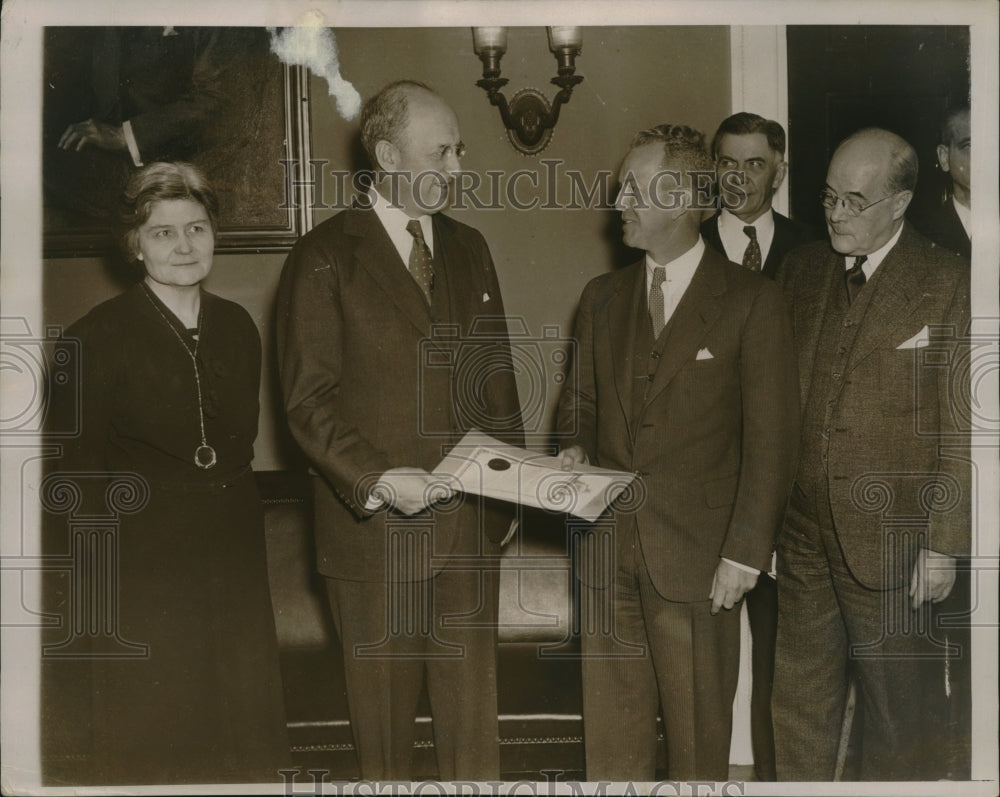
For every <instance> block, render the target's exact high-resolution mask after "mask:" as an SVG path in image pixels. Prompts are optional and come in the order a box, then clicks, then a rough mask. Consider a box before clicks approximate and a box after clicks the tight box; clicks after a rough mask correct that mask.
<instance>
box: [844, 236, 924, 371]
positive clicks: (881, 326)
mask: <svg viewBox="0 0 1000 797" xmlns="http://www.w3.org/2000/svg"><path fill="white" fill-rule="evenodd" d="M912 250H913V241H912V236H911V233H910V230H909V228H908V227H907V228H905V229H904V230H903V234H902V235H901V236H900V237H899V241H897V242H896V245H895V246H894V247H893V248H892V249H891V250H890V252H889V254H888V255H886V258H885V260H883V261H882V263H881V264H880V265H879V267H878V272H876V276H877V277H878V279H877V281H874V282H873V284H872V285H871V288H872V290H873V291H874V293H873V294H872V296H871V297H870V298H869V300H868V309H867V310H866V312H865V317H864V321H862V323H861V328H860V329H859V330H858V337H857V340H855V342H854V346H853V348H852V350H851V356H850V359H849V361H848V367H849V368H853V367H854V366H855V365H857V364H858V363H859V362H861V361H862V360H863V359H865V358H866V357H867V356H868V355H869V354H871V353H872V352H873V351H874V350H875V348H876V347H877V346H879V344H881V343H882V342H883V341H884V340H886V339H891V338H892V337H893V336H894V335H897V334H898V333H897V327H899V326H900V325H902V324H903V323H905V322H906V320H907V319H909V317H910V316H911V315H913V313H914V312H916V310H917V308H918V307H919V306H920V301H919V299H920V297H921V296H922V293H923V285H924V282H925V280H926V279H927V273H926V270H925V268H924V264H923V260H922V258H921V257H920V252H919V251H912Z"/></svg>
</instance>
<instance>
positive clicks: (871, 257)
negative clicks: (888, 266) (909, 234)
mask: <svg viewBox="0 0 1000 797" xmlns="http://www.w3.org/2000/svg"><path fill="white" fill-rule="evenodd" d="M902 234H903V225H902V224H900V225H899V229H898V230H896V233H895V234H894V235H893V236H892V238H890V239H889V240H888V241H886V242H885V243H884V244H882V246H880V247H879V248H878V249H876V250H875V251H874V252H869V253H868V259H867V260H866V261H865V262H864V263H863V264H862V265H861V270H862V271H863V272H865V279H871V278H872V274H874V273H875V269H877V268H878V267H879V265H880V264H881V263H882V261H883V260H885V256H886V255H887V254H889V250H890V249H892V247H894V246H895V245H896V242H897V241H898V240H899V236H900V235H902ZM857 257H859V255H846V256H845V257H844V268H845V269H849V268H851V266H853V265H854V260H855V259H856V258H857Z"/></svg>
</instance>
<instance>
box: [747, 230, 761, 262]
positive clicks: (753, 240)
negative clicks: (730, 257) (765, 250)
mask: <svg viewBox="0 0 1000 797" xmlns="http://www.w3.org/2000/svg"><path fill="white" fill-rule="evenodd" d="M743 234H744V235H746V237H747V238H749V239H750V243H748V244H747V248H746V249H745V250H744V252H743V266H744V267H745V268H748V269H750V270H751V271H760V244H759V243H757V228H756V227H754V226H753V225H752V224H748V225H747V226H746V227H744V228H743Z"/></svg>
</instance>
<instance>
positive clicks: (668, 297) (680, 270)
mask: <svg viewBox="0 0 1000 797" xmlns="http://www.w3.org/2000/svg"><path fill="white" fill-rule="evenodd" d="M703 254H705V242H704V241H703V240H702V239H701V238H700V237H699V238H698V243H696V244H695V245H694V246H692V247H691V248H690V249H688V250H687V251H686V252H685V253H684V254H683V255H681V256H680V257H678V258H675V259H673V260H671V261H670V262H669V263H657V262H656V261H655V260H653V258H652V257H650V255H649V253H648V252H647V253H646V297H647V302H646V306H647V307H648V306H649V301H648V297H649V292H650V291H651V290H652V286H653V269H654V268H656V267H658V266H659V267H661V268H663V269H664V270H665V271H666V274H667V278H666V280H664V282H663V285H662V286H661V290H662V291H663V320H664V323H665V322H667V321H669V320H670V316H672V315H673V314H674V310H676V309H677V303H678V302H680V300H681V297H682V296H683V295H684V291H686V290H687V287H688V285H690V284H691V278H692V277H693V276H694V272H695V271H696V270H697V268H698V264H699V263H700V262H701V256H702V255H703Z"/></svg>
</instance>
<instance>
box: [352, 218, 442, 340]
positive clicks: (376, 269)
mask: <svg viewBox="0 0 1000 797" xmlns="http://www.w3.org/2000/svg"><path fill="white" fill-rule="evenodd" d="M347 212H348V213H351V214H352V215H351V217H350V219H349V220H348V221H347V223H346V224H345V227H344V231H345V232H346V233H347V234H348V235H355V236H357V237H359V238H360V239H361V240H360V241H359V243H358V246H357V248H356V249H355V250H354V257H355V260H356V261H357V263H358V265H359V266H361V267H362V268H363V269H365V271H367V272H368V273H369V274H370V275H371V276H372V278H373V279H374V280H375V282H377V283H378V285H379V287H380V288H381V289H382V290H383V291H384V292H385V293H386V295H387V296H388V297H389V299H390V300H391V301H392V302H393V304H395V306H396V307H397V308H398V309H399V310H400V312H402V313H403V315H405V316H406V317H407V318H408V319H409V320H410V322H411V323H412V324H413V325H414V326H415V327H416V328H417V329H418V330H420V331H421V332H422V333H423V334H424V335H425V336H429V335H430V327H431V317H430V313H429V312H428V310H427V302H426V301H425V299H424V296H423V294H422V293H421V291H420V287H419V286H418V285H417V283H416V282H415V281H414V280H413V278H412V277H411V276H410V274H409V272H408V271H407V268H406V264H405V263H403V262H402V261H401V260H400V257H399V252H397V251H396V247H394V246H393V245H392V241H391V240H390V239H389V234H388V233H387V232H386V231H385V228H384V227H383V226H382V222H380V221H379V219H378V216H376V215H375V211H373V210H362V209H352V210H349V211H347Z"/></svg>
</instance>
